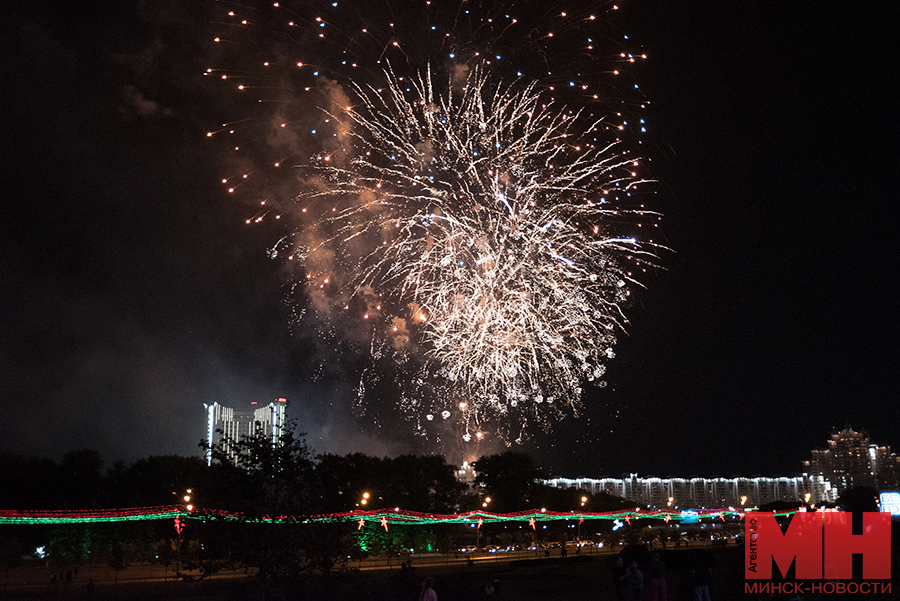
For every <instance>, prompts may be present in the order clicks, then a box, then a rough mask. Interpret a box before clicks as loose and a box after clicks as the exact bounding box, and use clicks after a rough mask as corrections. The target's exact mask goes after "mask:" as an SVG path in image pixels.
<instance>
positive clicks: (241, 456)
mask: <svg viewBox="0 0 900 601" xmlns="http://www.w3.org/2000/svg"><path fill="white" fill-rule="evenodd" d="M294 427H295V424H294V422H293V421H289V422H288V423H287V424H286V425H285V426H283V427H282V429H281V431H280V432H279V433H278V435H277V437H276V440H275V441H274V442H273V440H272V437H271V435H270V434H269V433H268V432H262V431H260V432H257V433H256V434H254V435H251V436H243V437H241V439H240V440H231V439H229V438H227V437H224V438H223V439H222V441H221V442H219V443H218V444H215V445H213V446H212V458H213V462H214V465H213V466H212V467H213V469H214V470H215V476H216V479H217V480H218V482H219V489H218V490H217V491H212V492H211V494H210V495H209V497H210V498H209V499H208V500H207V504H208V505H210V506H215V505H218V506H221V507H228V508H230V509H232V510H233V511H234V513H236V514H237V516H236V517H239V518H240V519H239V520H238V521H228V520H227V519H226V518H220V519H219V520H218V523H214V524H211V525H210V527H209V528H206V529H204V536H205V543H206V541H208V542H209V544H208V545H207V544H204V546H205V547H209V555H208V557H207V560H206V561H205V562H204V564H203V565H202V566H201V567H202V570H203V571H204V573H206V574H210V573H214V572H215V571H216V570H217V569H218V568H220V567H223V566H224V565H228V564H230V563H237V564H239V565H243V566H249V567H255V568H257V570H258V572H257V577H258V578H259V579H260V580H262V581H264V582H265V581H268V580H272V579H283V578H290V577H294V576H296V575H297V574H299V572H300V571H301V570H302V569H304V568H305V567H307V564H308V563H310V562H308V561H307V556H306V555H305V554H304V552H303V551H304V548H306V547H309V548H311V549H312V548H313V547H315V548H316V549H318V548H320V547H322V545H321V544H320V543H321V540H316V537H315V531H316V530H317V529H316V528H309V527H307V525H301V524H297V523H293V522H292V520H294V518H295V517H296V516H301V515H304V514H308V513H310V512H311V511H310V510H311V507H312V503H311V501H312V498H313V494H314V488H315V479H314V464H313V461H312V455H311V453H310V451H309V448H308V447H307V445H306V443H305V441H304V440H303V438H302V435H300V436H298V435H295V434H294V431H293V430H294ZM200 446H201V447H203V448H204V449H205V448H207V447H206V443H205V442H203V443H201V445H200ZM329 548H330V547H329ZM318 554H319V553H318V552H314V553H312V555H316V556H318ZM316 561H318V563H320V564H324V562H322V561H320V560H318V559H317V560H316Z"/></svg>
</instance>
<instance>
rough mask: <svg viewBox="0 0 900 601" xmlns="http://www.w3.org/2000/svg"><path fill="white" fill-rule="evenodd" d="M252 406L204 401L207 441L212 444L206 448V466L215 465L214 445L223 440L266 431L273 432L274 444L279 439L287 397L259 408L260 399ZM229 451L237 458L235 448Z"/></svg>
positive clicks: (229, 453) (229, 454)
mask: <svg viewBox="0 0 900 601" xmlns="http://www.w3.org/2000/svg"><path fill="white" fill-rule="evenodd" d="M250 405H251V408H250V409H246V410H243V409H234V408H232V407H225V406H224V405H220V404H219V403H213V404H212V405H207V404H206V403H203V407H204V408H205V409H206V441H207V443H209V444H210V447H207V449H206V465H212V448H211V447H212V445H217V444H219V443H221V442H222V440H223V439H227V440H235V441H237V440H240V439H241V437H243V436H252V435H255V434H258V433H261V432H265V433H267V434H271V435H272V444H275V443H276V442H277V441H278V433H279V432H280V431H281V428H282V427H283V426H284V420H285V409H286V408H287V399H283V398H280V399H276V400H274V401H272V402H271V403H269V404H268V405H265V406H264V407H258V406H257V403H256V401H253V402H252V403H250ZM226 451H227V452H228V456H229V458H231V459H234V458H235V454H234V452H233V451H232V450H231V449H226Z"/></svg>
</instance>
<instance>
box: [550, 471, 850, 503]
mask: <svg viewBox="0 0 900 601" xmlns="http://www.w3.org/2000/svg"><path fill="white" fill-rule="evenodd" d="M543 482H544V484H546V485H547V486H552V487H554V488H574V489H578V490H585V491H590V493H591V494H597V493H600V492H605V493H608V494H611V495H615V496H617V497H622V498H623V499H627V500H629V501H634V503H635V505H638V506H647V505H649V506H650V507H653V508H656V509H666V508H673V509H674V508H701V507H706V508H719V507H739V506H741V505H742V503H741V499H742V498H743V497H746V499H745V500H744V503H743V505H744V506H745V507H759V506H760V505H765V504H767V503H772V502H774V501H801V502H802V501H805V499H806V495H807V494H809V502H810V503H815V504H820V503H833V502H834V501H835V500H836V499H837V494H836V492H835V490H834V488H833V487H832V486H831V484H830V483H829V482H828V481H826V480H825V479H824V478H823V477H822V476H816V475H812V476H811V475H807V474H804V475H802V476H794V477H790V478H654V477H647V478H641V477H639V476H638V475H637V474H629V475H628V476H627V477H624V478H599V479H598V478H552V479H550V480H544V481H543ZM669 499H671V504H670V501H669Z"/></svg>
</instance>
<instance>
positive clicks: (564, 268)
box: [208, 2, 658, 442]
mask: <svg viewBox="0 0 900 601" xmlns="http://www.w3.org/2000/svg"><path fill="white" fill-rule="evenodd" d="M429 6H430V3H427V2H426V3H422V5H421V6H419V7H418V8H419V9H420V10H419V12H417V13H416V14H415V15H414V16H412V17H409V18H407V19H406V22H405V25H404V24H402V23H400V22H393V21H390V19H389V24H388V25H387V26H386V27H379V26H378V25H377V21H378V20H376V19H367V18H365V19H363V18H357V19H354V18H351V17H350V16H347V15H344V17H343V18H341V19H339V20H338V19H336V18H334V17H332V18H325V17H323V16H321V15H319V14H314V13H316V11H315V10H311V9H310V8H309V7H308V6H307V5H304V7H306V10H305V11H303V12H302V13H301V12H298V11H289V10H288V9H287V8H286V7H283V6H275V7H273V8H274V9H275V12H274V13H272V11H271V10H270V11H268V12H267V13H266V14H265V15H262V16H260V14H259V13H258V12H253V11H251V10H250V9H246V12H247V14H248V15H249V17H250V18H242V15H241V14H239V13H240V11H238V10H234V11H229V15H228V16H229V17H230V18H231V21H229V23H231V24H232V25H234V26H235V29H236V30H240V31H245V30H247V29H250V30H251V31H263V32H265V33H266V35H265V36H262V39H270V38H274V39H277V40H278V41H279V42H280V45H279V48H285V47H286V48H289V49H290V48H292V46H293V44H297V45H298V47H299V48H300V50H299V51H302V52H307V53H309V54H311V55H314V56H316V57H317V58H316V63H312V64H311V63H305V62H304V61H301V60H296V61H295V60H294V55H293V54H291V52H293V50H279V51H277V52H272V53H271V57H270V58H269V60H266V61H263V62H262V63H263V67H264V69H263V71H265V70H266V69H270V68H272V67H278V66H281V69H275V71H276V72H277V73H278V74H279V75H278V76H277V77H269V76H268V75H267V76H266V77H269V78H268V79H266V77H263V76H261V75H259V74H258V73H256V72H254V71H252V70H250V69H247V70H243V71H242V70H240V69H232V70H231V72H230V73H229V72H226V71H222V72H219V71H213V70H212V69H211V70H210V71H209V72H208V73H209V74H221V76H222V78H223V79H226V80H227V79H229V78H230V79H231V80H232V83H233V80H235V79H237V80H238V82H239V83H237V84H234V85H236V86H237V87H238V89H239V90H241V91H243V90H248V89H257V90H258V91H261V90H273V92H272V93H271V95H270V96H269V97H268V98H269V100H267V101H266V102H268V103H270V104H272V106H274V107H276V108H275V109H274V110H271V111H270V112H269V113H267V118H266V119H262V120H261V119H255V120H252V121H250V122H248V123H249V125H248V124H246V123H241V124H238V125H236V126H235V125H226V126H224V127H223V130H222V132H226V131H227V132H229V133H234V132H236V131H239V132H244V131H250V132H253V131H254V128H256V129H258V128H259V127H260V123H263V124H265V127H267V128H271V131H272V132H275V133H274V134H272V135H268V136H262V138H264V140H265V141H264V142H262V143H257V144H256V146H255V147H254V145H253V142H252V141H251V142H250V145H251V147H250V149H249V150H248V149H246V148H245V149H244V152H243V154H241V155H240V156H242V157H243V156H248V155H249V156H258V155H261V154H267V153H273V154H276V156H278V155H277V153H282V155H281V156H282V157H283V158H281V159H279V160H277V161H274V162H271V161H270V162H269V164H268V167H266V168H264V167H262V166H254V167H251V168H250V169H246V170H245V173H243V174H242V175H241V176H239V181H238V184H236V185H235V184H234V181H235V180H234V179H231V180H226V182H227V183H228V185H229V187H230V190H232V191H233V190H235V189H236V188H237V187H238V185H240V186H246V185H248V184H249V185H250V186H252V185H253V184H251V183H250V181H251V180H253V181H260V182H262V184H261V185H260V187H259V188H258V190H260V191H261V192H262V193H264V194H265V197H264V200H262V201H260V202H261V204H262V206H263V209H262V212H260V213H259V214H257V215H255V216H254V217H253V218H252V219H250V220H248V222H259V221H261V220H263V219H264V218H266V217H268V216H269V215H270V213H268V211H269V210H270V207H272V206H273V205H274V206H276V207H278V209H277V210H275V211H274V213H273V214H274V216H275V217H276V218H280V217H281V215H282V214H291V215H293V216H295V217H296V216H299V217H300V219H299V220H298V221H299V225H298V226H297V229H296V230H294V231H293V232H292V233H291V234H289V235H287V236H285V237H284V238H283V239H282V240H281V242H280V243H279V244H278V245H277V246H276V248H275V249H273V255H274V256H286V257H288V259H289V260H291V261H297V262H299V263H300V264H301V265H302V269H303V275H302V276H301V278H300V279H301V280H303V281H304V283H305V291H306V294H307V298H308V299H309V302H310V304H311V306H312V307H313V308H314V309H316V311H317V313H319V314H320V315H327V316H329V317H330V323H331V324H332V325H334V326H336V324H338V323H342V325H343V327H344V328H347V329H354V328H356V329H357V330H358V329H359V327H360V324H364V327H363V328H362V330H363V331H364V332H365V338H366V340H367V341H368V342H367V351H368V354H369V356H370V358H371V363H370V364H369V365H368V366H367V367H366V368H365V369H364V370H363V376H362V379H361V381H360V386H359V395H360V403H361V407H363V409H364V410H369V411H370V412H371V409H370V407H369V404H368V403H367V401H366V399H367V398H371V397H373V396H375V397H378V396H379V394H378V391H379V390H378V389H380V388H384V384H385V383H384V382H383V380H384V379H385V374H389V376H390V379H392V380H394V381H395V382H396V387H397V388H398V389H399V391H398V392H395V394H394V397H393V398H394V399H395V404H396V406H397V407H398V408H399V409H400V411H401V412H402V413H403V414H404V415H405V416H406V417H407V418H409V419H411V420H412V421H413V423H414V427H415V429H416V431H417V432H418V433H421V434H429V433H430V434H435V435H437V436H440V435H441V434H440V433H441V432H446V431H447V425H448V424H452V425H453V426H454V428H453V430H454V431H456V432H457V433H458V434H459V436H460V437H461V438H462V439H463V440H465V441H467V442H468V441H470V440H473V439H474V440H476V441H478V440H481V438H482V437H483V436H484V433H485V432H490V433H492V434H497V435H499V436H501V437H503V438H505V439H506V440H520V439H521V438H522V437H523V436H524V435H527V432H528V424H532V423H533V424H537V425H538V426H540V427H543V428H545V429H546V428H549V427H550V426H552V424H553V423H555V421H556V420H558V419H559V418H561V417H563V416H565V415H567V414H577V412H578V408H579V406H580V402H581V396H582V386H583V385H584V384H585V383H593V384H597V385H602V382H603V380H602V378H603V375H604V373H605V369H606V368H605V362H606V361H607V360H609V359H611V358H613V357H614V351H613V347H614V345H615V342H616V335H617V334H618V333H620V332H621V331H623V329H624V326H625V324H626V322H627V320H626V317H625V313H624V309H625V308H626V307H627V306H628V304H629V300H630V298H629V297H630V294H631V289H632V288H633V287H634V286H635V285H639V283H638V280H637V279H636V278H635V277H634V276H633V273H634V272H635V271H638V272H641V273H642V272H643V271H644V270H646V267H647V266H648V265H653V264H654V259H655V255H654V252H653V250H654V244H653V242H652V241H651V240H640V239H639V238H638V237H637V236H636V235H635V232H638V231H642V230H640V227H641V226H643V225H645V224H647V225H651V226H652V225H655V223H648V222H655V221H656V220H657V219H658V216H657V215H656V214H654V213H652V212H649V211H646V210H644V209H643V206H642V205H640V204H639V203H638V202H637V201H636V200H633V198H634V197H635V195H636V192H638V191H639V190H640V189H641V188H642V187H643V186H644V184H645V183H646V180H645V179H644V178H643V176H641V175H640V173H641V171H642V164H641V161H640V160H639V158H637V155H635V154H634V153H633V150H632V148H633V147H634V146H635V144H634V142H635V140H636V139H637V138H638V136H632V137H631V138H629V137H628V135H629V134H633V133H634V130H635V129H637V128H635V127H633V126H629V124H628V120H629V115H628V113H627V112H626V109H635V110H636V109H638V108H641V107H642V106H643V104H644V103H643V102H641V101H639V100H638V101H635V102H633V103H626V102H624V101H622V99H620V98H618V97H615V98H613V97H610V96H609V94H608V93H607V95H604V96H602V98H601V94H600V91H601V90H602V89H603V84H602V83H597V84H594V83H592V78H594V79H597V80H598V81H600V82H602V81H603V78H602V77H599V75H606V76H612V77H615V76H617V75H619V73H618V69H616V68H612V69H600V70H601V71H602V72H601V73H600V74H599V75H597V74H596V72H597V71H598V68H597V66H596V65H597V64H607V63H604V62H603V61H600V60H598V59H597V57H596V52H595V50H596V49H595V46H597V45H598V43H599V39H597V41H595V38H594V37H590V36H596V35H598V34H597V33H596V32H594V33H589V31H594V29H593V27H592V26H593V25H594V24H595V22H596V21H597V20H598V19H597V17H595V16H594V15H580V16H577V17H576V16H574V15H569V14H568V13H566V12H558V13H553V15H552V17H553V18H546V19H539V20H538V23H541V24H542V26H540V25H535V26H533V27H532V28H531V29H527V28H526V29H525V31H526V36H525V37H524V38H523V37H521V36H520V35H519V33H518V29H519V28H518V27H517V25H520V21H519V20H518V19H516V18H514V17H513V16H510V15H509V14H508V13H507V12H505V11H501V13H500V15H501V16H499V17H496V16H490V15H495V14H497V12H496V10H493V9H492V8H491V7H489V6H488V7H487V8H485V7H486V6H487V5H481V4H478V3H469V2H463V3H462V4H461V5H460V8H457V9H456V10H455V11H453V12H450V13H447V14H440V13H438V12H437V11H436V10H431V9H430V8H429ZM331 8H332V9H334V10H337V4H336V3H335V4H334V5H332V6H331ZM475 9H484V10H483V12H482V14H476V15H473V12H477V11H476V10H475ZM321 10H322V11H324V12H323V13H322V14H325V15H327V14H330V11H328V9H327V7H324V8H322V9H321ZM281 12H283V13H284V14H280V13H281ZM263 17H265V18H263ZM279 19H280V20H279ZM285 20H287V23H288V24H287V26H286V29H285V28H284V25H283V22H284V21H285ZM373 21H375V23H373ZM334 22H340V23H341V26H340V27H337V26H335V27H331V25H330V24H331V23H334ZM266 23H271V25H265V24H266ZM279 23H282V26H281V28H279V26H278V24H279ZM446 23H450V24H449V25H447V24H446ZM553 24H556V25H560V26H561V29H560V30H559V31H561V32H562V34H564V35H565V36H566V37H567V38H568V39H566V40H565V42H564V43H562V44H557V43H555V41H554V40H553V38H554V35H556V36H557V39H558V38H559V37H560V33H556V32H554V31H550V30H549V28H548V26H549V25H553ZM295 28H296V29H298V30H299V31H300V32H301V33H295V32H294V29H295ZM404 28H405V29H406V30H408V31H411V32H413V33H415V32H416V28H419V29H421V30H423V31H424V32H429V33H431V32H433V33H434V36H437V37H435V39H434V40H433V42H432V43H429V42H428V40H427V39H424V40H420V41H419V42H418V44H414V43H412V42H410V43H407V42H405V41H401V40H403V39H404V38H403V36H402V35H401V33H400V30H403V29H404ZM320 32H321V33H320ZM441 33H443V35H440V34H441ZM575 36H581V39H578V38H576V37H575ZM418 37H424V38H427V35H426V34H422V35H421V36H418ZM418 37H417V36H413V39H418ZM247 38H248V39H253V36H252V35H250V36H247ZM322 40H328V43H327V44H326V43H325V42H322ZM217 41H223V38H217ZM233 43H234V44H235V45H236V46H237V47H239V48H245V47H247V40H246V39H244V40H240V39H238V40H237V41H236V42H233ZM261 46H262V47H265V44H264V43H263V44H261ZM310 46H312V47H314V48H315V49H316V51H313V50H312V49H310ZM573 48H574V49H573ZM261 54H262V56H260V57H256V56H254V58H255V59H257V62H260V61H259V59H261V58H262V57H263V56H264V55H265V54H266V53H265V52H264V51H263V52H262V53H261ZM504 55H505V56H507V57H510V58H509V60H504V58H503V57H504ZM613 56H616V57H617V58H618V59H619V61H620V62H624V63H627V62H633V61H634V56H633V55H630V54H627V53H624V52H620V53H618V55H613ZM316 64H321V65H331V66H330V67H327V71H326V67H325V66H316ZM613 64H615V63H613ZM337 65H341V66H342V67H343V68H338V67H337ZM286 67H291V69H290V70H288V69H287V68H286ZM529 69H530V71H531V72H532V73H539V74H540V76H537V75H534V74H532V73H529V72H527V71H528V70H529ZM557 69H558V71H557V72H558V73H562V79H561V78H560V75H554V71H555V70H557ZM592 72H593V73H594V75H591V73H592ZM242 73H243V75H242ZM286 73H287V74H286ZM248 74H249V75H248ZM298 74H299V75H298ZM310 76H311V77H310ZM569 78H571V81H568V79H569ZM264 82H269V84H270V85H263V84H264ZM306 84H309V85H306ZM304 93H310V94H311V96H308V97H304V100H302V101H300V100H298V99H297V96H301V97H302V96H303V94H304ZM260 102H261V103H264V102H263V100H262V99H260ZM313 106H315V107H318V108H319V110H315V111H311V110H310V108H311V107H313ZM610 107H612V109H610ZM311 113H312V114H311ZM635 121H636V122H637V123H638V124H639V125H638V128H640V129H643V120H641V119H640V118H639V117H634V118H633V120H632V123H634V122H635ZM279 130H281V131H279ZM306 132H308V133H306ZM212 133H216V132H212ZM248 137H249V136H248ZM637 141H638V142H639V139H638V140H637ZM235 149H236V150H241V148H240V146H236V147H235ZM283 165H284V166H288V165H290V166H291V167H293V169H281V167H282V166H283ZM284 172H288V175H281V174H282V173H284ZM251 175H252V176H254V177H250V176H251ZM250 189H251V190H252V189H253V188H252V187H251V188H250ZM373 389H375V390H376V392H373Z"/></svg>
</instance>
